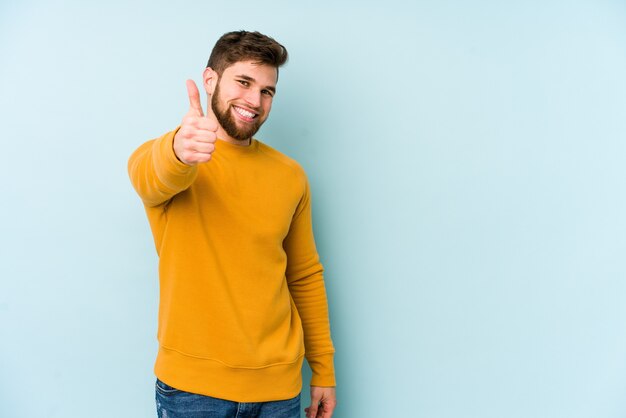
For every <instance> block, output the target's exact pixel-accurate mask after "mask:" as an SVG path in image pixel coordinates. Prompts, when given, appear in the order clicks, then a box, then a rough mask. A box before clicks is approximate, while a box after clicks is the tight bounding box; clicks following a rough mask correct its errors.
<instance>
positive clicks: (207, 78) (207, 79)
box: [202, 67, 219, 95]
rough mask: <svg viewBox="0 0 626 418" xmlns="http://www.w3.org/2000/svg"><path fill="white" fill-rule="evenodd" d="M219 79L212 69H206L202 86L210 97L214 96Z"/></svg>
mask: <svg viewBox="0 0 626 418" xmlns="http://www.w3.org/2000/svg"><path fill="white" fill-rule="evenodd" d="M218 79H219V77H218V75H217V73H216V72H215V71H214V70H213V68H211V67H206V68H205V69H204V72H203V73H202V84H203V85H204V90H205V91H206V92H207V94H208V95H211V94H213V92H214V91H215V87H216V86H217V81H218Z"/></svg>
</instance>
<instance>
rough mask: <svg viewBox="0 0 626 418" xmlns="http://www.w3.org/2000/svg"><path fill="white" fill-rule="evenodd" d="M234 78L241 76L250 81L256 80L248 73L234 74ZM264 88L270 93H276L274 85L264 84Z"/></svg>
mask: <svg viewBox="0 0 626 418" xmlns="http://www.w3.org/2000/svg"><path fill="white" fill-rule="evenodd" d="M235 77H236V78H243V79H244V80H246V81H251V82H253V83H254V82H256V80H255V79H254V78H252V77H250V76H249V75H245V74H239V75H236V76H235ZM265 89H267V90H269V91H271V92H272V93H276V87H274V86H266V87H265Z"/></svg>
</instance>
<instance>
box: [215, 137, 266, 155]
mask: <svg viewBox="0 0 626 418" xmlns="http://www.w3.org/2000/svg"><path fill="white" fill-rule="evenodd" d="M215 145H216V148H222V149H227V150H230V151H231V152H237V153H242V154H249V153H252V152H256V150H257V149H258V148H259V141H257V140H256V139H254V138H252V139H251V140H250V145H236V144H232V143H230V142H228V141H225V140H223V139H220V138H218V139H217V141H216V142H215Z"/></svg>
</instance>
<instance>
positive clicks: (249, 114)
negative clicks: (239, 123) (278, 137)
mask: <svg viewBox="0 0 626 418" xmlns="http://www.w3.org/2000/svg"><path fill="white" fill-rule="evenodd" d="M233 109H234V110H235V112H237V114H238V115H239V116H241V118H242V119H243V120H246V121H252V120H253V119H254V118H256V117H257V116H258V115H257V114H256V113H252V112H250V111H249V110H246V109H243V108H241V107H238V106H234V105H233Z"/></svg>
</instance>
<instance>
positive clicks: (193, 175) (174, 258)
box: [128, 131, 335, 402]
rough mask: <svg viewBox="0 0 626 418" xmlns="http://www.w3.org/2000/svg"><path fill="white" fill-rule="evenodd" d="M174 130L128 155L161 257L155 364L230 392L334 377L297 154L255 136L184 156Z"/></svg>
mask: <svg viewBox="0 0 626 418" xmlns="http://www.w3.org/2000/svg"><path fill="white" fill-rule="evenodd" d="M175 133H176V131H172V132H169V133H167V134H165V135H164V136H162V137H160V138H158V139H155V140H151V141H148V142H146V143H145V144H143V145H142V146H141V147H139V148H138V149H137V150H136V151H135V152H134V153H133V154H132V156H131V157H130V160H129V163H128V170H129V174H130V178H131V181H132V184H133V186H134V188H135V190H136V191H137V193H138V194H139V196H140V197H141V199H142V201H143V203H144V206H145V209H146V212H147V215H148V220H149V222H150V227H151V229H152V233H153V236H154V243H155V245H156V250H157V253H158V255H159V280H160V305H159V325H158V333H157V337H158V340H159V352H158V355H157V359H156V363H155V369H154V371H155V373H156V375H157V377H158V378H159V379H161V380H162V381H164V382H165V383H167V384H169V385H171V386H173V387H176V388H178V389H181V390H184V391H187V392H193V393H199V394H203V395H208V396H213V397H217V398H222V399H228V400H232V401H236V402H264V401H271V400H281V399H289V398H293V397H295V396H296V395H297V394H298V393H299V392H300V391H301V389H302V375H301V367H302V361H303V357H304V356H306V358H307V361H308V362H309V365H310V367H311V370H312V373H313V376H312V379H311V382H310V383H311V385H312V386H335V376H334V367H333V355H334V354H333V353H334V351H335V350H334V347H333V343H332V340H331V336H330V326H329V321H328V307H327V301H326V291H325V288H324V279H323V268H322V265H321V264H320V261H319V257H318V254H317V250H316V248H315V241H314V238H313V231H312V226H311V201H310V192H309V185H308V182H307V179H306V175H305V173H304V171H303V169H302V168H301V167H300V166H299V165H298V164H297V163H296V162H295V161H294V160H292V159H290V158H288V157H286V156H285V155H283V154H281V153H279V152H278V151H276V150H274V149H272V148H270V147H269V146H267V145H265V144H263V143H261V142H259V141H258V140H256V139H253V140H252V143H251V145H250V146H239V145H234V144H230V143H228V142H225V141H221V140H218V141H217V143H216V149H215V151H214V153H213V154H212V158H211V160H210V161H209V162H207V163H204V164H199V165H196V166H193V167H190V166H187V165H186V164H183V163H182V162H180V161H179V160H178V159H177V158H176V155H175V154H174V151H173V148H172V142H173V139H174V135H175Z"/></svg>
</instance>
